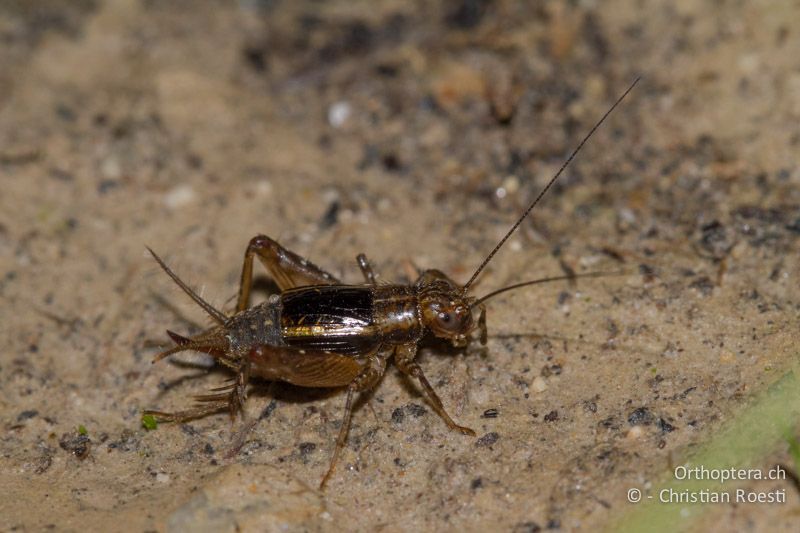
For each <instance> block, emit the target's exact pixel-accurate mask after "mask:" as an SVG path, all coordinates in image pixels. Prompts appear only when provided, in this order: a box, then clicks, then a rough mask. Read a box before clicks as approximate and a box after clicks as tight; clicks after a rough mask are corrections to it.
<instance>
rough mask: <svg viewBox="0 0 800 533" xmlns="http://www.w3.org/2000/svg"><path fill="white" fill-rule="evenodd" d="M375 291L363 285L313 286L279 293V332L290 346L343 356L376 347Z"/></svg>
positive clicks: (377, 335)
mask: <svg viewBox="0 0 800 533" xmlns="http://www.w3.org/2000/svg"><path fill="white" fill-rule="evenodd" d="M374 299H375V296H374V292H373V289H372V287H370V286H366V285H316V286H313V287H299V288H297V289H291V290H288V291H284V292H283V293H282V294H281V334H282V336H283V341H284V342H285V343H286V344H287V345H289V346H292V347H295V348H301V349H308V350H325V351H330V352H335V353H338V354H342V355H352V356H356V355H366V354H367V353H370V352H372V351H374V350H376V349H377V348H378V346H379V345H380V343H381V337H380V332H379V330H378V328H377V327H376V325H375V317H374V313H373V310H374V305H373V303H374Z"/></svg>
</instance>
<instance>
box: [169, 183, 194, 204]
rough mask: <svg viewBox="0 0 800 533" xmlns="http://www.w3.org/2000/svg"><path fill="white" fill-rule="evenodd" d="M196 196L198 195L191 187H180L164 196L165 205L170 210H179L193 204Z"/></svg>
mask: <svg viewBox="0 0 800 533" xmlns="http://www.w3.org/2000/svg"><path fill="white" fill-rule="evenodd" d="M195 196H197V194H196V193H195V192H194V189H193V188H192V186H191V185H186V184H184V185H178V186H177V187H175V188H174V189H172V190H171V191H169V192H168V193H167V194H166V195H164V204H165V205H166V206H167V207H168V208H170V209H178V208H180V207H183V206H185V205H188V204H190V203H192V201H194V198H195Z"/></svg>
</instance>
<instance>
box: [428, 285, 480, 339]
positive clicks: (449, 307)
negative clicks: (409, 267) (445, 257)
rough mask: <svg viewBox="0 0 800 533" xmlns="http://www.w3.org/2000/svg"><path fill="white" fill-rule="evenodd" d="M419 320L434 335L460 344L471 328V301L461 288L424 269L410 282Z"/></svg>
mask: <svg viewBox="0 0 800 533" xmlns="http://www.w3.org/2000/svg"><path fill="white" fill-rule="evenodd" d="M414 288H415V289H416V291H417V298H418V301H419V308H420V318H421V319H422V323H423V324H424V325H425V327H427V328H428V329H429V330H431V332H433V334H434V335H436V336H437V337H440V338H443V339H449V340H450V342H452V343H453V346H464V345H466V343H467V334H469V332H470V331H472V329H473V323H474V321H473V319H472V302H473V300H474V298H471V297H469V296H467V295H466V294H465V293H464V289H463V287H461V286H460V285H458V284H457V283H456V282H454V281H453V280H451V279H450V278H448V277H447V276H446V275H445V274H444V273H443V272H441V271H439V270H426V271H424V272H423V273H422V275H420V277H419V279H417V282H416V283H415V284H414Z"/></svg>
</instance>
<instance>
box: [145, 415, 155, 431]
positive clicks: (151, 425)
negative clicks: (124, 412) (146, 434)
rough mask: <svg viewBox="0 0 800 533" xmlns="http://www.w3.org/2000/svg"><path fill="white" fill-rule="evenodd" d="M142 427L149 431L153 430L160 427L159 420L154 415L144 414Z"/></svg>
mask: <svg viewBox="0 0 800 533" xmlns="http://www.w3.org/2000/svg"><path fill="white" fill-rule="evenodd" d="M142 427H143V428H144V429H146V430H147V431H153V430H154V429H156V428H157V427H158V420H156V417H154V416H153V415H142Z"/></svg>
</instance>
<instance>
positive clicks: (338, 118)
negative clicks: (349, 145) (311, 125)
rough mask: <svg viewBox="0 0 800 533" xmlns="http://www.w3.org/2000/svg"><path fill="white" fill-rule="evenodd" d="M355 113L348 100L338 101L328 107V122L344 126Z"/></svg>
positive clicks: (339, 126)
mask: <svg viewBox="0 0 800 533" xmlns="http://www.w3.org/2000/svg"><path fill="white" fill-rule="evenodd" d="M352 113H353V108H352V106H351V105H350V104H348V103H347V102H336V103H335V104H333V105H331V106H330V107H329V108H328V122H329V123H330V125H331V126H333V127H334V128H341V127H342V126H344V124H345V122H347V119H348V118H350V115H351V114H352Z"/></svg>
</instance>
